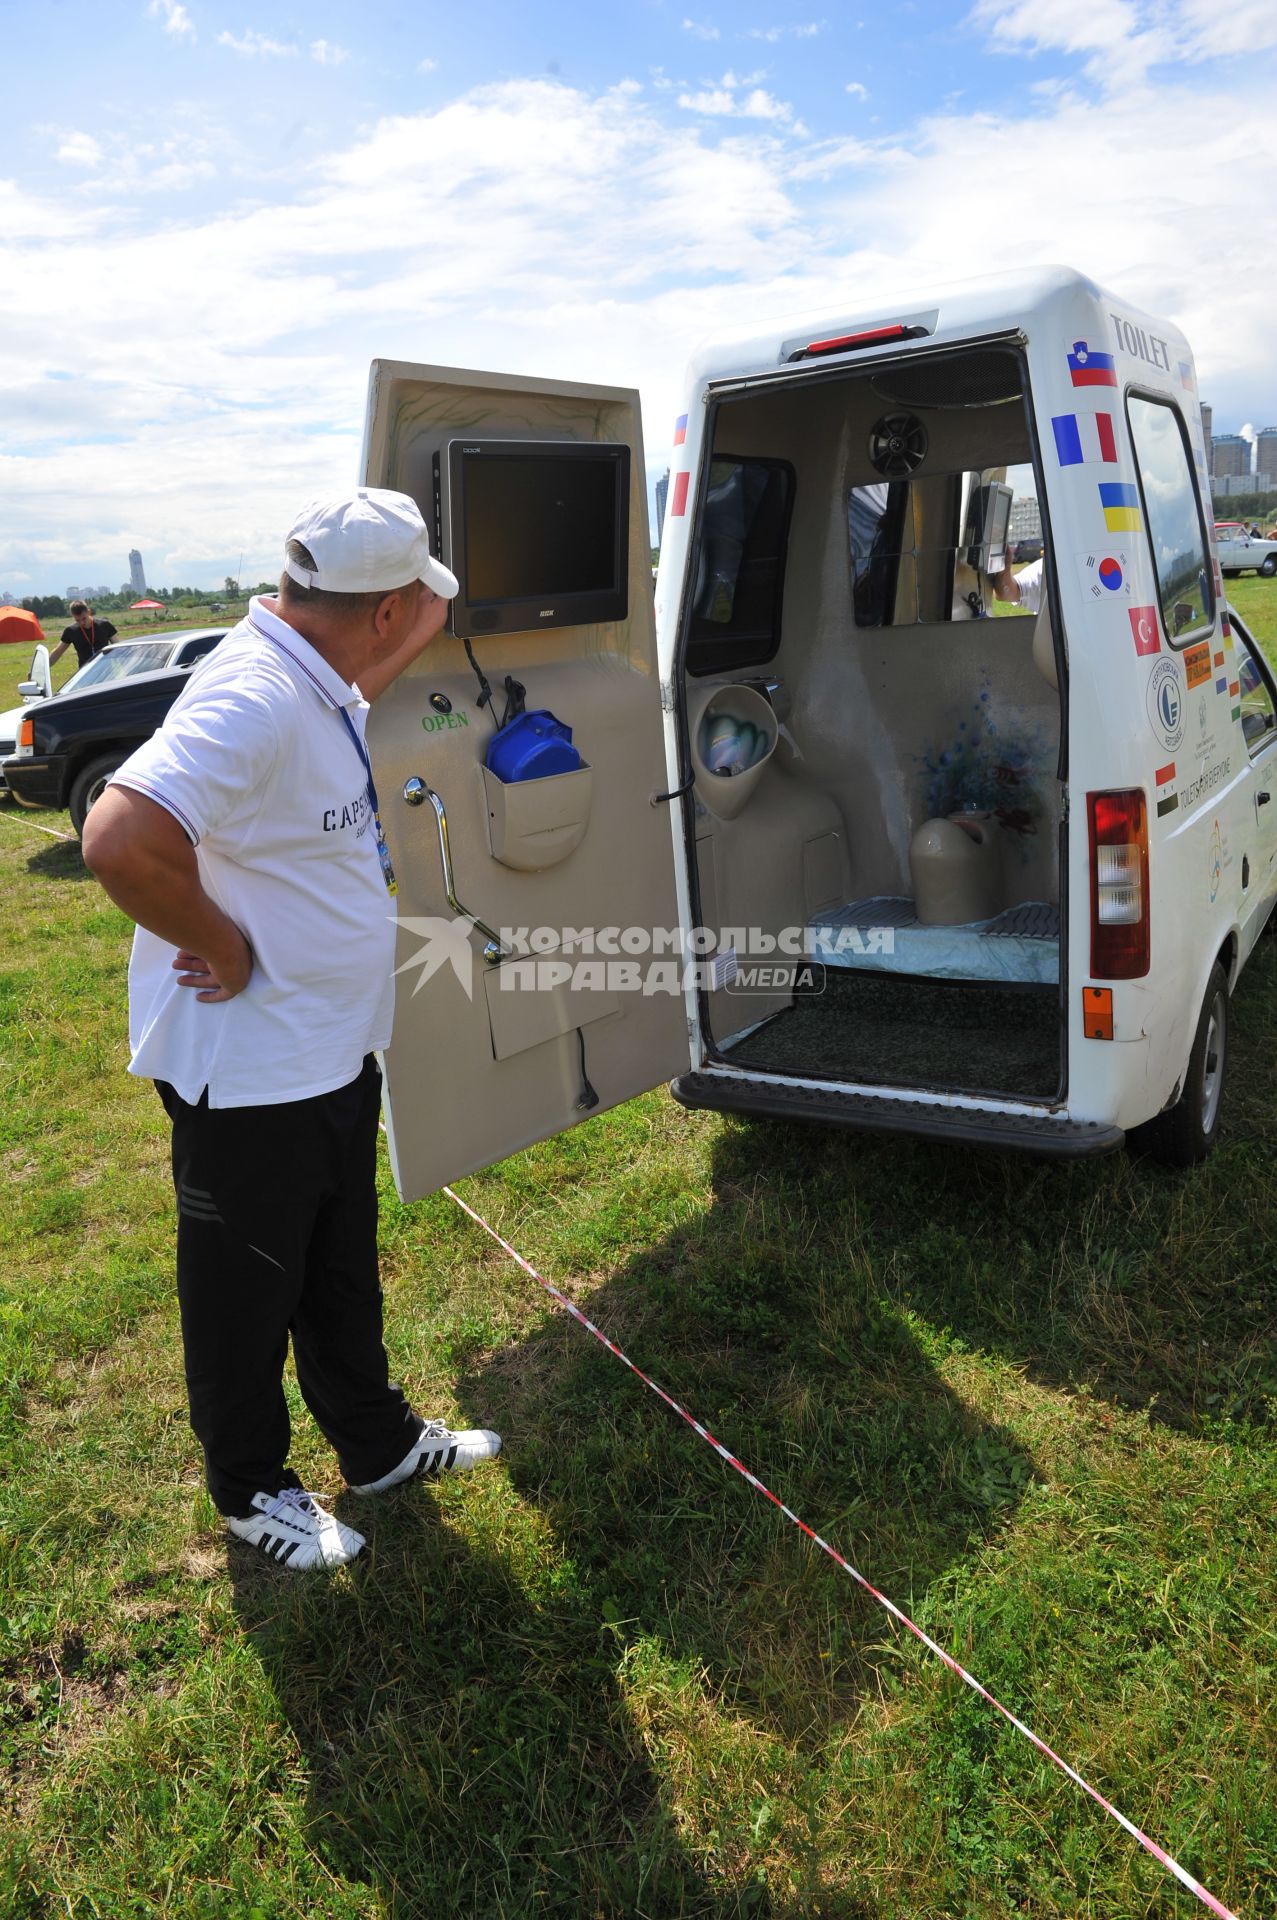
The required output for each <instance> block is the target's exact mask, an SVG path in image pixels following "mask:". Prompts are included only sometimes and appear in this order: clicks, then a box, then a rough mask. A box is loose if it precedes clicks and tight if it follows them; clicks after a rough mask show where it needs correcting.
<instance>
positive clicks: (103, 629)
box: [49, 600, 115, 667]
mask: <svg viewBox="0 0 1277 1920" xmlns="http://www.w3.org/2000/svg"><path fill="white" fill-rule="evenodd" d="M71 619H72V621H73V622H74V625H73V626H69V627H64V628H63V629H62V638H61V639H60V640H59V642H58V644H57V646H56V647H55V648H54V649H53V652H52V653H51V654H50V655H49V665H50V666H51V667H53V666H56V665H57V663H58V661H59V660H60V659H61V658H62V656H63V654H64V653H65V652H66V650H67V648H68V647H74V648H75V657H76V660H77V662H78V663H79V665H80V666H82V667H87V666H88V664H89V662H90V660H92V659H93V658H94V657H95V656H96V655H97V654H99V653H101V651H102V649H103V647H107V646H109V645H110V644H111V642H112V640H114V638H115V628H114V627H113V626H112V625H111V622H110V621H109V620H98V619H96V618H95V617H94V613H93V609H92V608H91V607H90V606H87V605H86V603H85V602H84V601H83V600H73V601H72V602H71Z"/></svg>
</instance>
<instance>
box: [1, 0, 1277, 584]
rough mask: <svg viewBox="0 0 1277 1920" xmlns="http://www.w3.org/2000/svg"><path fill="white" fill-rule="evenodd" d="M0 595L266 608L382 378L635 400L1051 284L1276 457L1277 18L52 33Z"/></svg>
mask: <svg viewBox="0 0 1277 1920" xmlns="http://www.w3.org/2000/svg"><path fill="white" fill-rule="evenodd" d="M6 52H7V54H8V62H7V69H8V76H9V80H10V87H9V94H8V99H7V105H6V126H5V132H4V135H3V142H2V144H0V254H2V255H3V258H4V265H5V268H6V271H7V286H8V288H9V289H10V295H9V299H8V300H7V302H6V311H5V314H4V318H3V319H2V320H0V382H2V383H3V387H4V389H5V391H4V394H3V399H4V403H5V404H4V418H5V421H6V433H5V437H4V440H3V442H0V485H2V486H3V490H4V497H5V513H4V515H3V516H2V517H0V589H3V590H5V591H9V592H13V593H15V594H22V593H28V592H49V591H61V590H63V589H64V588H65V587H66V586H68V585H71V584H74V585H94V584H97V583H99V582H101V583H110V584H118V583H119V582H120V581H121V580H122V579H123V578H124V577H125V572H126V554H127V551H128V548H129V547H131V546H138V547H140V548H141V550H142V553H143V555H144V557H145V560H146V565H147V571H148V575H149V577H150V579H151V581H152V583H153V584H157V585H177V584H180V585H186V584H195V585H201V584H212V583H218V584H220V581H221V579H222V576H223V575H224V574H225V573H227V572H228V571H229V572H234V571H235V570H236V569H237V568H238V567H239V566H240V556H241V555H243V573H244V576H245V577H246V578H250V579H253V580H256V579H259V578H265V577H267V576H268V575H270V574H272V573H274V572H275V571H276V570H277V566H278V555H279V551H280V544H281V540H282V536H283V530H284V528H285V527H286V526H287V524H288V522H289V520H290V519H291V518H292V515H293V511H294V509H295V508H296V506H297V505H298V504H300V502H301V501H302V500H304V499H305V498H307V497H309V496H310V495H312V494H314V493H316V492H320V491H325V490H328V489H330V488H338V487H340V486H342V485H345V484H348V483H349V482H350V481H352V480H353V479H354V477H355V470H356V464H357V460H358V453H359V437H360V431H361V426H362V418H363V403H364V389H365V383H366V379H367V369H368V362H369V360H370V359H371V358H372V357H373V356H374V355H384V356H389V357H395V358H402V359H412V360H421V361H426V362H436V363H438V364H445V365H446V364H460V365H467V366H480V367H492V368H501V369H506V370H510V371H516V372H528V373H538V374H542V375H547V376H553V375H555V374H563V375H566V376H570V377H573V378H578V379H580V378H586V379H597V380H600V381H606V382H612V383H617V384H628V385H637V386H639V387H640V388H641V391H642V394H643V402H644V413H645V428H646V438H647V452H648V464H649V468H650V470H651V473H652V475H653V476H654V475H655V474H656V473H658V472H659V471H660V470H661V469H662V467H663V466H664V465H665V464H666V462H667V458H668V451H669V439H670V430H671V424H672V421H673V418H674V416H675V414H676V413H677V412H678V411H679V410H680V409H679V404H678V403H679V397H680V382H681V374H682V369H683V366H684V364H685V362H686V360H687V358H688V356H689V354H690V352H691V349H692V348H693V346H694V345H695V344H696V343H697V342H698V341H699V340H700V339H702V338H704V337H705V336H706V335H708V334H712V333H714V332H716V331H727V332H732V331H737V330H739V326H740V322H741V319H742V316H743V315H745V316H748V317H749V318H750V320H753V319H755V318H760V319H761V318H762V317H763V316H765V315H767V314H768V313H792V312H794V311H795V310H797V309H801V308H810V309H811V310H812V311H813V312H817V311H819V310H820V309H822V308H837V307H838V306H840V305H842V306H844V307H845V306H846V305H847V304H848V303H849V302H854V303H855V304H856V305H862V304H863V303H864V302H865V301H866V300H868V299H875V300H876V299H879V298H888V297H890V296H893V295H898V294H899V293H901V292H902V291H910V290H913V289H919V288H925V287H927V286H944V285H946V284H948V283H951V282H953V281H954V280H960V279H964V278H969V277H972V276H974V275H978V274H982V273H988V272H994V271H1001V270H1003V269H1006V268H1014V267H1016V266H1018V265H1024V266H1028V265H1033V264H1038V263H1041V262H1046V261H1065V262H1067V263H1069V264H1072V265H1075V266H1077V267H1079V268H1081V269H1083V270H1084V271H1086V272H1088V273H1090V274H1091V275H1093V276H1094V277H1095V278H1097V279H1098V280H1100V281H1102V282H1103V283H1105V284H1106V285H1109V286H1111V287H1112V288H1114V289H1115V290H1116V291H1118V292H1120V293H1122V294H1124V295H1125V297H1126V298H1127V299H1128V300H1130V301H1132V302H1133V303H1135V304H1137V305H1141V306H1145V307H1148V308H1150V309H1152V310H1153V311H1154V312H1157V313H1162V314H1165V315H1167V316H1168V317H1169V318H1172V319H1174V320H1176V321H1177V322H1178V323H1179V324H1180V325H1181V326H1182V327H1183V328H1184V330H1185V332H1186V333H1187V334H1188V336H1189V338H1190V339H1191V340H1192V342H1193V345H1194V348H1195V350H1196V354H1197V362H1198V373H1199V380H1200V385H1201V391H1202V395H1203V398H1204V399H1205V400H1207V401H1208V402H1210V403H1211V404H1212V405H1213V407H1214V412H1215V423H1216V426H1217V428H1218V429H1220V430H1227V429H1234V430H1235V429H1238V428H1240V427H1242V426H1243V425H1252V426H1264V425H1267V424H1269V423H1271V422H1273V421H1277V355H1274V353H1273V351H1272V345H1271V339H1272V315H1273V306H1274V298H1273V296H1274V292H1275V291H1277V288H1275V281H1277V272H1275V269H1274V266H1273V263H1272V253H1273V249H1272V245H1271V235H1272V231H1273V209H1274V208H1275V207H1277V114H1275V113H1274V111H1273V101H1274V98H1275V97H1277V94H1275V91H1274V80H1275V79H1277V4H1275V0H1235V4H1232V5H1230V6H1228V7H1227V8H1219V7H1218V6H1217V5H1216V4H1214V0H1105V4H1104V5H1102V6H1094V7H1092V8H1090V9H1087V8H1079V7H1078V6H1077V5H1076V4H1075V0H976V4H974V5H948V4H944V3H943V0H916V3H915V4H912V5H908V4H906V5H896V6H893V7H892V8H890V9H883V8H881V7H878V8H873V9H871V8H869V7H868V6H861V5H859V4H853V5H851V6H842V5H839V6H830V7H825V8H823V9H822V8H821V7H819V6H801V5H795V4H791V0H775V4H771V5H763V4H759V5H753V4H745V5H741V4H739V0H737V4H734V5H733V6H732V7H731V8H730V9H728V8H727V7H725V6H719V5H710V4H706V5H698V6H693V7H687V6H682V5H678V4H664V0H632V4H629V5H626V6H599V5H592V6H587V5H578V4H574V3H572V0H558V4H537V0H530V3H528V4H523V5H513V4H501V5H493V4H486V3H485V0H474V4H470V5H457V4H453V5H451V6H449V7H447V8H443V7H437V6H433V5H422V4H420V0H417V3H416V4H408V0H404V3H403V4H388V3H387V0H371V4H366V5H361V6H359V7H353V6H348V5H338V4H323V3H322V0H320V3H319V4H312V5H309V6H307V7H305V8H302V7H300V6H279V5H275V4H272V3H271V0H234V4H227V0H134V3H133V4H118V0H110V3H109V4H101V0H99V4H97V5H93V6H90V5H87V4H83V3H82V0H45V4H44V5H43V6H41V7H40V8H38V9H36V8H23V9H20V10H17V11H16V13H11V15H10V17H9V18H8V19H7V21H6Z"/></svg>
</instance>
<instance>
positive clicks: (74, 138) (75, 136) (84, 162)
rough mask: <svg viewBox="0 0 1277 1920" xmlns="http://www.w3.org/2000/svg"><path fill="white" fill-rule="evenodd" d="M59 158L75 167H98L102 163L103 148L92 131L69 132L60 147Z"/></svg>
mask: <svg viewBox="0 0 1277 1920" xmlns="http://www.w3.org/2000/svg"><path fill="white" fill-rule="evenodd" d="M58 159H59V160H65V161H66V162H67V163H68V164H69V165H70V166H73V167H96V166H98V165H99V164H100V163H101V159H102V149H101V147H100V146H99V145H98V143H97V141H96V140H95V139H94V138H93V135H92V134H91V133H69V134H67V136H66V138H65V139H64V140H63V142H62V145H61V146H60V147H59V148H58Z"/></svg>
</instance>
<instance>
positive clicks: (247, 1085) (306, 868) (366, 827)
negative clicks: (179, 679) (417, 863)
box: [114, 599, 395, 1107]
mask: <svg viewBox="0 0 1277 1920" xmlns="http://www.w3.org/2000/svg"><path fill="white" fill-rule="evenodd" d="M342 708H344V709H345V711H346V713H347V714H348V715H349V717H350V721H351V724H352V725H353V726H354V728H355V731H356V733H357V734H358V735H359V737H360V738H361V739H362V737H363V731H364V726H365V723H366V721H367V717H368V703H367V702H366V701H365V700H364V699H362V698H361V696H360V694H359V693H358V692H357V690H356V689H355V688H354V687H350V686H347V684H346V682H345V681H344V680H343V679H342V678H341V676H340V675H339V674H337V673H336V672H334V670H333V669H332V667H330V666H329V665H328V664H327V662H326V661H325V660H324V659H323V658H322V657H321V655H320V654H318V653H317V652H316V651H315V649H314V648H313V647H312V646H311V645H310V644H309V643H308V642H307V641H306V640H303V638H302V636H301V635H300V634H299V633H298V632H297V631H296V630H295V629H294V628H293V627H290V626H289V625H288V624H287V623H286V622H285V621H283V620H281V619H279V618H278V617H277V616H276V615H274V614H271V613H269V612H268V611H267V610H266V608H265V607H264V606H263V605H262V602H261V601H260V600H256V599H255V600H253V601H252V602H251V603H250V606H249V611H248V615H247V617H246V618H245V619H244V620H242V621H241V622H240V624H239V625H238V626H237V627H236V628H235V629H234V631H233V632H231V633H229V634H227V636H226V638H225V639H224V640H223V641H222V643H221V645H220V646H218V647H216V648H215V649H214V650H213V652H212V653H210V654H209V655H207V657H206V658H205V659H204V660H202V661H201V662H200V664H199V666H198V667H197V668H196V669H195V671H194V673H193V674H192V676H191V678H190V680H189V681H188V682H187V684H186V686H185V687H183V689H182V691H181V693H180V695H179V696H178V698H177V700H176V701H175V702H174V704H173V706H172V707H171V708H170V710H169V714H168V717H167V718H166V720H165V722H164V725H163V726H162V727H161V728H160V729H159V731H158V733H155V734H153V735H152V737H151V739H149V740H148V741H147V742H146V744H145V746H142V747H139V748H138V750H137V752H136V753H135V754H132V755H131V756H130V758H129V759H128V760H126V761H125V763H124V765H123V766H122V767H121V768H120V770H119V772H118V773H117V774H116V775H115V779H114V784H115V785H118V786H124V787H132V788H134V789H135V790H136V791H137V792H138V793H144V794H146V795H147V796H148V797H149V798H150V799H152V800H157V801H158V802H159V804H160V805H161V806H162V807H166V808H167V809H168V811H169V812H170V813H171V814H172V815H173V817H174V819H175V820H177V821H178V822H179V824H180V825H181V826H182V828H183V829H184V830H185V832H186V833H187V834H188V836H189V837H190V839H191V842H192V843H193V845H194V846H195V849H196V858H197V860H198V862H199V871H200V879H201V880H202V882H203V885H204V887H205V890H206V891H207V893H208V894H209V895H210V897H211V898H212V899H213V900H215V901H216V902H217V904H218V905H219V906H220V907H221V908H223V910H224V911H225V912H226V913H227V914H229V915H230V917H231V919H232V920H233V921H234V922H235V924H236V926H238V927H240V928H241V929H242V930H243V932H244V934H245V936H246V938H247V940H248V943H249V945H250V947H251V948H252V950H253V971H252V975H251V977H250V979H249V982H248V985H247V986H246V987H245V989H244V991H243V992H242V993H239V994H236V996H235V998H234V999H233V1000H225V1001H213V1002H207V1001H201V1000H198V999H197V998H196V994H195V989H194V988H193V987H180V986H178V984H177V975H176V973H175V972H174V970H173V958H174V953H175V951H176V950H175V949H174V948H173V947H171V946H170V945H169V944H168V943H167V942H166V941H163V940H160V939H157V938H156V936H155V935H154V934H152V933H148V932H146V930H145V929H144V928H142V927H139V928H138V929H137V932H136V934H135V936H134V940H133V955H132V959H131V960H130V962H129V1042H130V1045H131V1047H132V1052H133V1058H132V1060H131V1061H130V1063H129V1071H130V1072H131V1073H136V1074H140V1075H142V1076H143V1077H145V1078H147V1079H154V1080H167V1081H169V1082H170V1083H171V1084H172V1085H173V1086H174V1087H175V1088H176V1090H177V1092H178V1093H179V1094H180V1095H181V1097H182V1099H183V1100H185V1101H187V1102H189V1103H190V1104H192V1105H194V1104H195V1103H196V1102H197V1101H198V1100H199V1098H200V1095H201V1094H202V1093H203V1091H204V1089H205V1087H207V1088H208V1103H209V1105H210V1107H245V1106H257V1105H263V1106H274V1105H277V1104H279V1103H281V1102H283V1101H286V1100H305V1099H308V1098H310V1097H311V1096H312V1095H314V1094H320V1093H329V1092H331V1091H332V1090H333V1089H334V1088H335V1087H341V1086H345V1085H346V1083H347V1082H348V1081H350V1080H353V1079H354V1078H355V1076H356V1074H357V1073H358V1072H359V1070H360V1066H361V1064H362V1062H363V1059H364V1056H365V1054H367V1053H371V1052H373V1051H375V1050H377V1049H380V1048H382V1047H385V1046H386V1045H387V1044H388V1042H389V1040H390V1028H391V1022H392V1018H393V1012H394V978H393V972H392V968H393V964H394V940H395V928H394V919H395V914H394V901H393V900H392V898H391V896H390V894H389V893H388V892H387V890H386V883H385V880H384V879H383V877H382V871H381V862H380V860H379V859H378V856H377V834H376V824H375V821H374V818H373V811H372V806H371V803H370V801H369V797H368V779H367V774H366V772H365V769H364V763H363V759H362V756H361V755H360V753H359V750H358V748H357V747H356V745H355V742H354V741H353V740H352V739H351V737H350V735H349V734H348V732H347V731H346V726H345V723H344V722H343V720H342V716H341V709H342Z"/></svg>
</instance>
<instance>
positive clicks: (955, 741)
mask: <svg viewBox="0 0 1277 1920" xmlns="http://www.w3.org/2000/svg"><path fill="white" fill-rule="evenodd" d="M709 431H710V434H711V436H712V438H711V442H710V444H711V448H712V454H711V457H710V459H709V460H708V461H707V462H705V464H704V467H703V475H704V478H703V481H702V486H703V494H702V497H701V499H700V501H699V502H698V503H693V502H691V501H689V502H688V503H687V507H688V510H689V511H691V510H692V507H693V504H695V510H696V512H697V514H698V520H697V522H696V524H697V525H698V527H699V541H698V545H697V548H696V551H695V554H694V558H693V567H692V571H691V574H690V576H689V585H688V588H687V592H686V599H685V603H684V608H683V639H682V655H681V660H682V674H683V682H682V684H683V689H684V697H685V719H686V734H685V753H686V756H687V758H686V765H687V767H688V770H689V773H690V775H691V777H692V778H693V779H694V783H695V785H694V794H695V807H694V825H693V828H692V832H693V834H694V840H695V845H694V849H692V850H691V851H692V852H693V860H692V870H693V873H694V875H695V882H696V887H697V890H698V894H699V898H698V900H697V901H695V902H694V907H695V910H696V912H697V916H698V919H699V924H700V925H701V926H702V927H704V928H706V929H709V930H711V931H714V932H716V933H717V932H719V931H720V930H721V931H722V932H723V933H724V935H725V937H724V938H722V939H720V940H719V942H718V945H717V949H716V951H715V952H714V954H713V956H712V961H711V965H710V968H709V976H708V977H709V981H710V985H709V988H708V991H707V1000H708V1009H707V1010H708V1023H707V1024H708V1032H709V1035H710V1037H711V1040H712V1045H713V1049H714V1054H715V1056H716V1057H717V1058H718V1060H719V1061H720V1062H721V1063H722V1064H725V1065H730V1066H738V1067H747V1068H748V1069H750V1070H751V1071H754V1072H758V1071H761V1072H767V1073H775V1074H779V1075H792V1076H800V1077H802V1078H812V1077H816V1078H820V1079H838V1080H845V1081H847V1082H849V1083H855V1084H859V1085H863V1086H907V1087H927V1088H935V1089H937V1090H943V1091H966V1092H971V1093H994V1094H1000V1095H1006V1096H1015V1097H1019V1098H1023V1099H1027V1100H1039V1099H1040V1100H1043V1101H1050V1100H1053V1099H1055V1098H1056V1097H1057V1095H1058V1093H1059V1091H1060V1088H1061V1085H1062V1079H1063V1065H1064V1063H1063V1060H1062V1052H1061V1049H1062V1040H1061V1035H1062V1031H1063V1023H1062V1017H1061V982H1060V971H1061V969H1060V954H1061V906H1062V902H1061V888H1060V873H1061V870H1062V861H1061V832H1062V823H1061V793H1062V784H1061V764H1062V762H1061V747H1062V701H1061V694H1060V692H1059V687H1058V683H1059V682H1060V681H1061V680H1062V677H1063V675H1062V670H1061V668H1060V666H1059V665H1058V664H1057V659H1056V648H1055V644H1054V639H1053V636H1052V632H1051V627H1050V623H1049V615H1048V614H1047V612H1046V610H1045V608H1044V609H1043V611H1042V612H1041V613H1040V614H1035V613H1030V612H1029V611H1028V610H1027V608H1026V607H1025V606H1024V605H1022V604H1017V603H1016V602H1015V601H1013V600H1012V599H1011V598H1010V597H1009V594H1010V592H1012V591H1014V589H1013V588H1011V587H1010V581H1011V579H1012V578H1013V576H1012V575H1011V574H1010V572H1009V559H1010V551H1011V535H1010V528H1011V526H1012V524H1013V522H1012V519H1011V514H1012V512H1013V503H1014V500H1015V498H1017V497H1020V496H1026V495H1032V496H1034V497H1035V498H1036V499H1038V500H1041V499H1042V497H1043V489H1042V488H1041V487H1040V486H1039V484H1038V483H1037V481H1036V480H1035V478H1034V461H1035V449H1034V445H1033V440H1032V434H1031V428H1030V424H1029V412H1028V408H1027V405H1026V401H1025V397H1024V372H1023V363H1022V360H1021V358H1020V356H1019V354H1018V353H1017V352H1016V351H1015V350H1014V349H1013V348H1011V347H1003V346H990V347H976V348H967V349H965V350H962V351H953V352H950V353H948V354H935V355H931V356H928V357H927V358H925V359H919V358H914V359H912V360H911V361H909V362H908V363H900V364H897V365H892V364H889V363H883V362H882V361H878V362H877V363H876V364H875V365H874V366H873V367H872V368H866V369H865V371H864V372H863V373H848V371H847V370H846V365H845V361H844V363H843V365H842V366H840V367H839V368H838V369H837V370H836V371H835V370H833V369H831V370H830V372H829V373H828V374H822V373H818V372H815V371H813V370H811V369H809V368H807V369H803V371H802V374H801V376H800V377H797V378H794V377H786V376H785V375H783V374H782V375H780V376H772V377H771V378H770V379H768V380H764V381H754V382H749V383H746V382H742V383H741V384H740V387H739V390H731V389H728V390H725V391H723V392H722V393H720V394H719V395H717V396H716V398H715V400H714V402H713V410H712V419H711V421H710V422H709ZM1079 564H1084V560H1083V559H1080V560H1079ZM1026 598H1027V595H1026ZM760 936H761V940H760ZM771 941H774V942H775V943H776V944H775V947H774V950H773V951H772V954H771V959H772V961H773V962H774V963H775V962H784V961H786V960H788V961H790V962H791V963H792V962H793V961H794V960H795V959H797V958H805V959H806V960H808V961H810V962H811V963H812V964H811V965H810V966H809V967H804V966H798V967H797V968H796V969H793V968H792V967H791V972H792V976H793V977H792V978H790V977H788V976H787V975H785V974H784V973H783V972H782V973H779V974H778V973H777V972H776V971H775V968H774V967H773V968H772V970H771V971H769V970H768V968H767V965H766V963H765V962H764V963H763V964H762V965H760V958H761V956H760V953H759V947H760V944H761V947H762V948H763V950H764V952H765V951H766V949H767V947H768V943H769V942H771ZM796 947H797V948H798V949H799V950H800V951H799V952H798V953H797V954H796V952H795V948H796Z"/></svg>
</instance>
